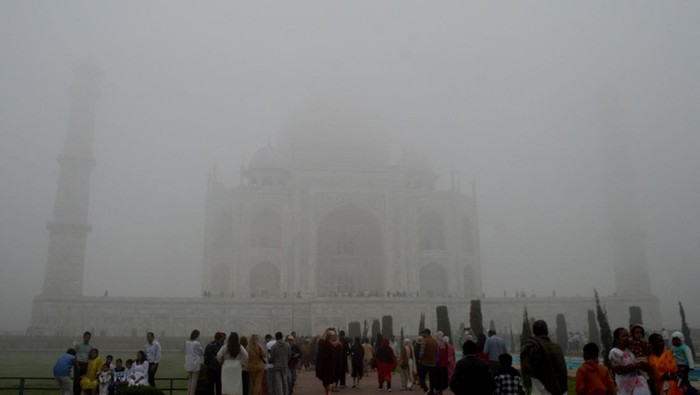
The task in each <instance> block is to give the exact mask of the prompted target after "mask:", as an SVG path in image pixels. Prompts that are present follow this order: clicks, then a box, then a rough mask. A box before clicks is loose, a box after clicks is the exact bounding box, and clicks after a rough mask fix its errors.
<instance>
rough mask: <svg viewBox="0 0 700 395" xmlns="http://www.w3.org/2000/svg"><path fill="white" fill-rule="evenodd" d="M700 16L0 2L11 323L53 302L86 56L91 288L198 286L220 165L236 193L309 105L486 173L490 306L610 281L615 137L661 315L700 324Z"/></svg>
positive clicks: (422, 6) (468, 175) (603, 8)
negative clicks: (54, 222)
mask: <svg viewBox="0 0 700 395" xmlns="http://www.w3.org/2000/svg"><path fill="white" fill-rule="evenodd" d="M699 20H700V3H698V2H691V1H686V2H681V1H678V2H633V1H618V2H569V1H549V2H534V3H533V2H516V1H512V2H463V1H455V2H447V1H444V2H419V1H382V2H371V1H359V2H350V1H347V2H327V1H316V2H314V1H303V2H284V1H278V2H266V1H264V2H263V1H255V2H205V3H194V2H185V1H182V2H171V1H149V2H72V1H60V2H56V1H3V2H1V3H0V314H1V317H2V319H1V320H0V322H1V323H0V331H23V330H24V329H25V328H26V327H27V326H28V325H29V319H30V314H31V302H32V298H33V296H34V295H38V294H40V293H41V287H42V281H43V277H44V268H45V265H46V254H47V246H48V231H47V230H46V222H47V221H48V220H50V219H51V216H52V208H53V203H54V198H55V193H56V184H57V179H58V171H59V166H58V164H57V163H56V158H57V156H58V154H59V153H60V152H61V150H62V149H63V141H64V138H65V133H66V128H67V121H68V114H69V110H70V105H71V96H70V86H71V84H72V83H73V80H74V74H73V72H72V69H73V68H74V67H75V66H76V65H77V64H79V63H81V62H83V61H85V60H90V61H92V62H95V63H97V64H99V66H100V67H101V68H102V70H103V72H104V77H103V79H102V84H101V92H102V98H101V100H100V103H99V106H98V111H97V114H96V126H95V146H94V156H95V158H96V160H97V166H96V167H95V169H94V171H93V172H92V182H91V196H90V214H89V222H90V223H91V224H92V227H93V229H92V232H91V233H90V234H89V236H88V241H87V252H86V265H85V281H84V287H83V293H84V294H85V295H102V294H103V293H104V292H105V290H108V291H109V295H110V296H193V297H195V296H199V295H200V294H201V287H202V285H201V284H202V269H201V261H202V248H203V244H202V243H203V228H204V208H205V205H204V199H205V193H206V183H207V174H208V173H209V172H211V171H212V169H213V168H214V167H216V173H217V177H218V179H220V180H221V181H222V182H223V183H224V184H226V185H228V186H233V185H237V184H238V183H239V168H240V165H241V164H242V163H247V161H248V160H250V158H251V156H252V155H253V154H254V153H255V151H256V150H257V149H258V148H260V147H263V146H265V145H266V144H268V141H269V142H270V143H271V144H272V145H277V144H278V142H279V141H280V140H281V139H283V138H284V130H285V128H286V127H287V125H289V124H290V122H293V121H294V119H295V117H297V116H298V115H297V114H299V113H302V114H305V115H304V116H306V117H312V118H313V116H314V114H315V113H318V114H319V116H324V117H326V116H331V117H332V116H333V114H330V115H329V112H333V111H335V109H339V110H338V116H339V117H340V116H346V115H347V114H357V115H356V116H357V117H358V118H362V117H367V119H371V120H372V121H371V122H373V124H374V125H375V126H376V125H380V126H381V128H380V129H381V130H382V131H383V132H384V133H386V134H387V135H389V136H390V138H391V144H392V147H393V153H392V157H391V158H390V160H391V161H393V162H395V161H396V160H398V159H399V157H400V156H401V152H402V151H403V150H415V151H418V152H421V153H423V154H425V156H426V157H427V158H428V159H429V160H430V161H431V162H432V164H433V166H434V169H435V170H436V172H437V173H439V174H440V184H439V185H440V187H441V188H448V182H449V171H450V170H451V169H454V170H455V171H458V172H459V173H460V174H461V179H462V188H463V190H465V191H466V192H467V193H468V194H471V193H472V190H471V184H472V181H474V182H475V184H476V193H477V197H478V205H479V206H478V207H479V222H480V223H479V231H480V242H481V264H482V268H483V269H482V271H483V286H484V290H485V293H486V296H487V297H489V296H493V297H495V296H502V295H503V292H504V290H507V294H508V295H509V296H512V295H514V293H515V292H516V291H524V292H526V293H527V294H528V295H531V294H536V295H538V296H545V295H551V294H552V292H553V291H555V292H556V294H557V296H577V295H580V296H592V294H593V289H594V288H596V289H597V290H598V291H599V292H600V293H601V294H603V295H609V294H612V293H613V292H614V290H615V282H614V276H613V269H612V252H611V246H610V237H609V236H610V221H609V219H608V212H609V211H608V210H609V207H608V201H609V199H608V194H607V190H606V184H605V182H604V180H605V178H606V171H607V170H608V169H607V166H606V162H605V158H604V156H603V151H604V147H603V144H604V142H605V141H607V139H606V138H605V136H606V135H608V134H609V133H612V132H615V133H616V136H621V138H622V139H624V143H625V149H626V157H627V165H628V166H630V168H632V169H633V170H634V171H633V175H634V176H633V177H632V178H630V179H629V185H631V188H633V190H634V191H635V194H634V196H632V198H633V199H631V200H630V204H631V205H634V206H636V207H637V212H638V214H639V218H638V219H639V221H640V223H641V225H642V227H643V229H644V231H645V232H646V239H645V243H646V244H645V246H646V256H647V258H648V261H649V270H650V275H651V282H652V289H653V292H654V293H655V294H657V295H659V297H660V299H661V308H662V315H663V319H664V325H665V326H666V327H671V328H678V327H680V317H679V314H678V305H677V302H678V301H682V302H684V306H685V308H686V313H687V315H688V321H689V323H690V325H691V326H696V327H697V326H698V325H700V305H698V304H697V303H693V297H694V296H695V295H697V289H698V279H700V204H698V203H699V202H700V161H699V160H698V151H699V150H700V133H699V132H700V130H698V125H699V124H700V111H698V109H700V82H699V81H700V79H699V78H698V70H700V24H698V23H697V22H698V21H699ZM350 116H354V115H350ZM362 119H364V118H362ZM368 122H369V121H368ZM359 123H362V122H359ZM358 132H359V133H362V131H358ZM365 134H366V133H365ZM623 156H624V155H623ZM624 320H625V321H626V317H625V319H624Z"/></svg>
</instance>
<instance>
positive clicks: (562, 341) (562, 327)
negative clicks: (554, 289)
mask: <svg viewBox="0 0 700 395" xmlns="http://www.w3.org/2000/svg"><path fill="white" fill-rule="evenodd" d="M557 343H559V347H561V350H562V351H563V352H566V351H567V350H568V348H569V347H568V346H569V331H568V330H567V328H566V319H565V318H564V314H557Z"/></svg>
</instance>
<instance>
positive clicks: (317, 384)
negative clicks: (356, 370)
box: [293, 370, 452, 395]
mask: <svg viewBox="0 0 700 395" xmlns="http://www.w3.org/2000/svg"><path fill="white" fill-rule="evenodd" d="M400 377H401V376H399V375H398V374H394V375H393V376H392V380H391V385H392V390H391V391H392V392H387V391H386V385H385V390H384V391H383V392H380V391H378V390H377V388H378V383H377V372H373V373H370V374H369V376H367V377H363V378H362V381H360V388H359V389H357V388H350V386H351V385H352V377H350V376H349V375H348V376H347V378H346V384H348V387H347V388H341V389H340V392H333V394H337V395H366V394H373V395H378V394H387V393H388V394H397V393H398V394H405V395H423V391H421V389H420V387H418V386H414V387H413V391H400V390H399V388H401V386H400V385H399V380H400ZM444 393H445V394H452V392H450V391H449V390H447V391H444ZM324 394H325V391H324V390H323V387H322V386H321V381H320V380H319V379H317V378H316V374H315V373H314V371H313V370H309V371H306V370H302V371H300V372H299V376H298V377H297V384H296V386H295V387H294V394H293V395H324Z"/></svg>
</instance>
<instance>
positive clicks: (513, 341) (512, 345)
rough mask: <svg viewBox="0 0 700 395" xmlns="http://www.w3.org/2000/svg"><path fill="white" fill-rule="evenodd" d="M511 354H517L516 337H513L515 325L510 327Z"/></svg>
mask: <svg viewBox="0 0 700 395" xmlns="http://www.w3.org/2000/svg"><path fill="white" fill-rule="evenodd" d="M510 352H511V353H515V336H513V325H512V324H511V326H510Z"/></svg>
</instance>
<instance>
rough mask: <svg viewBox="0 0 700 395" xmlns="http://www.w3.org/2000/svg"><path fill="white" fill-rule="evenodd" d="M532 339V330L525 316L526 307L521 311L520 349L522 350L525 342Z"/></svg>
mask: <svg viewBox="0 0 700 395" xmlns="http://www.w3.org/2000/svg"><path fill="white" fill-rule="evenodd" d="M531 337H532V329H531V326H530V318H529V317H528V316H527V306H525V308H524V310H523V327H522V329H521V331H520V348H521V349H522V348H523V344H525V341H526V340H527V339H529V338H531Z"/></svg>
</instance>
